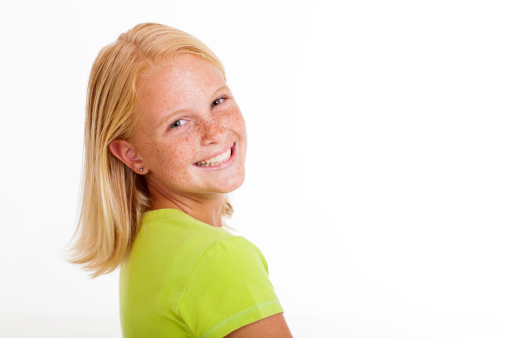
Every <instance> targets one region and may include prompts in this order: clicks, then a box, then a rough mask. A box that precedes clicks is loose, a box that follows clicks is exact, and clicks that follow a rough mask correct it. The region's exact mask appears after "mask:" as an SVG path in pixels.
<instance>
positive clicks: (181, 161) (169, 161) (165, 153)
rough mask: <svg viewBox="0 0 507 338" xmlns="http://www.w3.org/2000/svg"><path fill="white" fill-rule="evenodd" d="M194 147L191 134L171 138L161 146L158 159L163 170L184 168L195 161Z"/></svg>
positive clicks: (172, 170)
mask: <svg viewBox="0 0 507 338" xmlns="http://www.w3.org/2000/svg"><path fill="white" fill-rule="evenodd" d="M194 148H195V146H194V143H193V140H192V139H191V137H189V136H186V137H182V138H178V139H177V140H171V141H170V142H167V143H166V144H163V145H161V146H160V147H159V149H158V151H157V155H156V157H157V159H156V160H157V162H159V163H160V165H161V168H162V169H163V170H167V171H171V172H174V171H176V170H182V169H184V168H188V166H189V165H191V164H192V163H193V162H192V161H193V158H194Z"/></svg>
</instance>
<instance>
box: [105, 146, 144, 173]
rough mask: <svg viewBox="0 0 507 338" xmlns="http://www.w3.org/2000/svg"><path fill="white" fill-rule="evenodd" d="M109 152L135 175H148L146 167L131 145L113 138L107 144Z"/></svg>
mask: <svg viewBox="0 0 507 338" xmlns="http://www.w3.org/2000/svg"><path fill="white" fill-rule="evenodd" d="M109 151H110V152H111V153H112V154H113V155H114V157H116V158H117V159H119V160H120V161H122V162H123V163H125V165H126V166H127V167H129V168H130V169H132V170H133V171H134V172H135V173H137V174H140V175H144V174H146V173H148V167H147V166H146V164H145V163H144V161H143V160H142V158H141V156H139V153H138V152H137V150H136V148H135V147H134V146H133V145H132V144H131V143H129V142H127V141H125V140H122V139H119V138H115V139H114V140H112V141H111V142H110V143H109Z"/></svg>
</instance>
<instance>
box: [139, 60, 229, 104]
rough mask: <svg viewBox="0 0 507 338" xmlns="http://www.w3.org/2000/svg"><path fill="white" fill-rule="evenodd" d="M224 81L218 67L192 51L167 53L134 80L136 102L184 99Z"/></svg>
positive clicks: (183, 100) (193, 97)
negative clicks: (176, 53)
mask: <svg viewBox="0 0 507 338" xmlns="http://www.w3.org/2000/svg"><path fill="white" fill-rule="evenodd" d="M224 82H225V80H224V78H223V75H222V73H221V72H220V70H219V69H218V68H217V67H215V66H214V65H213V64H211V63H210V62H208V61H206V60H204V59H203V58H201V57H199V56H197V55H193V54H180V55H177V56H171V57H168V58H166V59H164V60H162V62H160V64H158V65H156V66H154V67H152V68H151V69H149V70H148V71H147V72H146V73H145V74H143V76H142V77H141V78H140V81H139V82H138V86H137V91H138V96H139V102H140V104H144V105H146V104H147V103H150V102H155V101H156V102H159V103H162V102H160V101H164V102H167V103H170V105H171V106H174V107H175V108H176V109H177V107H176V106H179V105H180V104H185V103H187V102H186V101H187V100H188V99H192V100H193V99H195V96H196V95H198V94H206V93H207V92H208V91H209V90H213V89H214V88H213V87H215V86H217V85H218V86H221V85H223V83H224Z"/></svg>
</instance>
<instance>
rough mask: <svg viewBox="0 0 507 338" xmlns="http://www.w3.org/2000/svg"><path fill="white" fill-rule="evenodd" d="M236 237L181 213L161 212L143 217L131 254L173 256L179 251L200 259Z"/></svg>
mask: <svg viewBox="0 0 507 338" xmlns="http://www.w3.org/2000/svg"><path fill="white" fill-rule="evenodd" d="M231 237H236V236H235V235H233V234H231V233H230V232H228V231H227V230H225V229H223V228H214V227H212V226H210V225H208V224H205V223H203V222H200V221H198V220H196V219H194V218H192V217H191V216H189V215H187V214H185V213H184V212H182V211H179V210H175V209H160V210H154V211H150V212H147V213H146V214H145V216H144V217H143V220H142V223H141V226H140V229H139V233H138V234H137V236H136V240H135V242H134V245H133V248H132V251H133V253H134V254H142V255H145V254H148V255H150V254H155V255H156V256H158V257H163V256H172V255H174V254H176V253H177V252H184V253H185V255H187V256H188V255H191V256H192V255H197V256H199V255H200V254H201V253H202V252H203V251H205V250H206V249H207V248H208V247H210V246H211V245H213V244H214V243H215V242H218V241H221V240H223V239H227V238H231Z"/></svg>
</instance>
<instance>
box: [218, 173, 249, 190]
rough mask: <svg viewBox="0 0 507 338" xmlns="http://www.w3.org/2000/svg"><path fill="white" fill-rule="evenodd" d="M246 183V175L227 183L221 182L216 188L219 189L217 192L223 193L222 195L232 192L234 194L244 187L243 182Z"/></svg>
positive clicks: (238, 176)
mask: <svg viewBox="0 0 507 338" xmlns="http://www.w3.org/2000/svg"><path fill="white" fill-rule="evenodd" d="M244 181H245V175H244V174H243V175H237V176H236V177H234V178H231V179H230V180H227V181H225V182H221V184H218V185H217V186H216V187H215V188H216V189H217V191H216V192H218V193H222V194H228V193H230V192H233V191H234V190H236V189H238V188H239V187H241V186H242V185H243V182H244Z"/></svg>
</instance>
